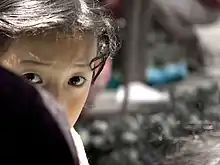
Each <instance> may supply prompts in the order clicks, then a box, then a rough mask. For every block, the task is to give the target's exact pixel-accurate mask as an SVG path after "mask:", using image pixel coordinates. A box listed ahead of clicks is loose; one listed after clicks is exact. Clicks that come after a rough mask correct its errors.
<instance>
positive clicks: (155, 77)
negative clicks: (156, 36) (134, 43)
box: [107, 61, 189, 89]
mask: <svg viewBox="0 0 220 165" xmlns="http://www.w3.org/2000/svg"><path fill="white" fill-rule="evenodd" d="M145 73H146V74H145V76H146V82H147V84H149V85H164V84H169V83H171V82H174V81H179V80H182V79H184V78H186V77H187V76H188V75H189V71H188V66H187V64H186V62H182V61H181V62H177V63H172V64H168V65H165V66H164V67H161V68H156V67H154V68H153V67H151V68H148V69H146V72H145ZM122 83H123V76H122V75H121V74H113V75H112V78H111V80H110V82H109V83H108V87H107V88H108V89H116V88H118V87H119V86H120V85H122Z"/></svg>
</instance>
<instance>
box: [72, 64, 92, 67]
mask: <svg viewBox="0 0 220 165" xmlns="http://www.w3.org/2000/svg"><path fill="white" fill-rule="evenodd" d="M73 65H74V66H75V67H78V68H87V67H90V64H88V63H74V64H73Z"/></svg>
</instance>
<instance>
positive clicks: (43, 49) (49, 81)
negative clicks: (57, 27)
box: [0, 33, 97, 125]
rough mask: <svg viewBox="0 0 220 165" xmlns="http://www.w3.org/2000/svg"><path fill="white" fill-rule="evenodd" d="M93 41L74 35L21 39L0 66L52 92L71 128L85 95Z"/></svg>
mask: <svg viewBox="0 0 220 165" xmlns="http://www.w3.org/2000/svg"><path fill="white" fill-rule="evenodd" d="M96 53H97V40H96V39H95V37H94V36H93V35H90V34H87V33H85V34H84V33H83V34H81V33H78V34H76V35H74V38H73V37H68V36H66V35H64V34H59V36H57V35H47V36H32V37H24V38H21V39H18V40H14V41H12V43H11V44H10V46H9V49H8V51H7V52H6V53H4V55H3V56H2V57H1V58H0V62H1V63H2V65H3V66H5V67H7V68H8V69H10V70H12V71H14V72H16V73H18V74H19V75H21V76H23V78H24V79H26V80H28V81H29V82H30V83H32V84H34V85H39V86H42V87H43V88H44V89H46V90H47V91H49V92H50V93H52V94H53V95H54V96H55V97H56V98H57V100H58V101H59V102H60V103H61V104H63V105H64V106H65V107H66V109H67V115H68V119H69V122H70V124H71V125H74V123H75V122H76V120H77V118H78V116H79V114H80V112H81V110H82V108H83V106H84V104H85V101H86V98H87V96H88V92H89V88H90V84H91V80H92V71H91V69H90V67H89V63H90V61H91V60H92V59H93V58H94V57H95V56H96Z"/></svg>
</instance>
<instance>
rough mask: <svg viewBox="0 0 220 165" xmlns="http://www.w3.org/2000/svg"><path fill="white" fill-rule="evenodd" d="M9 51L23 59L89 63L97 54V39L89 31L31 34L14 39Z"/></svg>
mask: <svg viewBox="0 0 220 165" xmlns="http://www.w3.org/2000/svg"><path fill="white" fill-rule="evenodd" d="M8 53H9V54H13V55H15V56H17V57H19V58H20V59H21V60H37V61H43V62H52V63H53V62H59V61H60V62H71V61H75V62H79V63H89V62H90V61H91V60H92V58H94V57H95V56H96V53H97V39H96V38H95V37H94V36H93V35H91V34H87V33H85V34H82V33H77V34H75V35H74V36H68V35H65V34H59V35H47V36H31V37H30V36H29V37H23V38H20V39H18V40H14V41H12V43H11V45H10V47H9V49H8Z"/></svg>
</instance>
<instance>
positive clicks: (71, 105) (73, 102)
mask: <svg viewBox="0 0 220 165" xmlns="http://www.w3.org/2000/svg"><path fill="white" fill-rule="evenodd" d="M88 92H89V88H88V90H86V91H84V92H83V93H81V95H80V96H77V95H76V96H77V97H73V98H72V99H70V100H69V102H68V105H67V107H68V112H67V117H68V120H69V122H70V124H71V126H73V125H74V124H75V123H76V121H77V119H78V117H79V115H80V113H81V111H82V109H83V107H84V105H85V102H86V99H87V97H88Z"/></svg>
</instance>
